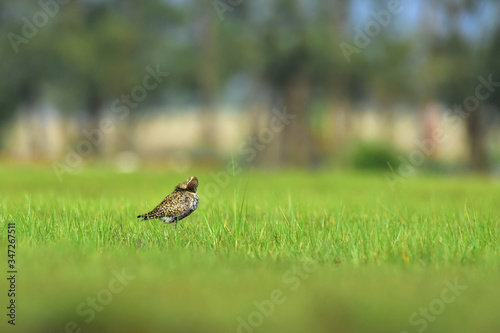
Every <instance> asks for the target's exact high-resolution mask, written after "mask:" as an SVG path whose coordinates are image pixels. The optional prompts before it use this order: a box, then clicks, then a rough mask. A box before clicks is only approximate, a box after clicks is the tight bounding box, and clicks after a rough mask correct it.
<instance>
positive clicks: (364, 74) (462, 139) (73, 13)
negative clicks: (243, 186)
mask: <svg viewBox="0 0 500 333" xmlns="http://www.w3.org/2000/svg"><path fill="white" fill-rule="evenodd" d="M499 7H500V6H499V4H498V2H497V1H493V0H478V1H473V0H443V1H425V0H420V1H417V0H416V1H394V2H393V1H377V0H352V1H331V0H329V1H326V0H312V1H296V0H294V1H278V0H273V1H261V0H254V1H243V0H238V1H226V0H216V1H190V0H163V1H157V0H152V1H147V2H145V3H139V2H137V1H98V0H95V1H78V2H68V3H64V2H63V1H61V2H57V1H49V0H44V1H41V2H32V1H9V0H6V1H2V4H1V7H0V15H1V16H0V32H1V34H2V35H3V36H4V38H2V41H1V43H2V44H1V46H0V50H1V52H0V89H1V91H2V94H1V97H0V128H1V136H0V154H1V155H0V156H1V158H2V160H6V161H16V162H18V161H21V162H24V163H31V162H35V161H36V162H41V163H51V162H54V161H58V162H60V163H62V164H64V165H65V166H68V165H70V164H71V163H70V164H68V163H65V162H64V161H65V158H66V157H67V156H68V155H71V154H72V153H73V152H76V153H77V155H78V156H79V157H81V158H83V160H88V159H93V160H95V159H99V160H107V161H108V162H113V163H116V164H118V165H120V166H121V168H122V169H124V170H125V171H126V170H131V169H132V170H133V169H134V168H136V167H138V166H140V165H141V164H147V163H151V162H153V163H162V164H163V165H168V166H169V167H172V168H178V169H179V168H180V169H182V168H184V169H185V168H188V167H190V166H192V165H199V164H204V165H208V166H219V165H220V164H221V163H225V161H226V160H227V158H228V155H229V154H231V153H232V154H233V155H234V156H233V158H234V159H237V160H240V161H241V162H242V163H244V164H246V165H247V166H248V165H252V166H262V167H276V166H281V167H283V166H298V167H318V166H326V167H330V166H337V167H338V166H347V167H352V166H354V167H363V168H366V167H369V168H371V167H373V168H383V169H386V170H389V169H391V168H392V169H394V170H397V169H398V168H399V167H400V166H401V165H404V164H405V163H406V162H408V160H410V161H409V164H411V165H412V166H417V169H418V170H422V168H430V169H437V170H438V171H445V172H453V171H464V170H478V171H482V172H489V171H498V167H496V166H497V165H498V161H499V159H500V147H499V145H498V142H499V136H500V133H499V129H498V127H499V126H498V125H499V117H498V114H499V113H498V105H499V103H500V93H499V89H498V88H500V83H499V82H500V57H499V54H500V24H499V23H498V20H497V19H496V18H497V17H498V15H499V11H500V9H499ZM285 109H286V112H287V113H288V114H290V115H291V116H290V117H292V116H293V118H290V119H293V121H290V122H289V123H287V124H286V126H284V128H282V129H280V130H279V131H278V130H272V129H271V130H272V133H271V132H269V130H268V129H269V128H270V127H269V126H270V122H271V119H272V117H273V115H274V114H275V113H273V110H281V113H283V112H284V110H285ZM251 138H255V140H254V141H251ZM82 142H83V143H82ZM426 142H427V143H428V142H432V144H428V145H425V143H426ZM367 143H368V146H367ZM373 144H374V145H375V146H373ZM359 146H361V147H359ZM425 147H427V148H425ZM358 149H362V150H363V151H365V152H367V153H368V155H366V156H376V155H378V153H379V152H380V149H382V150H383V151H384V152H385V153H387V152H390V151H392V153H393V156H392V157H391V156H387V155H384V158H380V157H374V158H373V161H371V159H370V158H368V157H366V156H365V157H364V159H365V161H360V160H359V158H356V157H355V156H353V155H356V151H358ZM250 150H257V151H258V152H259V154H257V155H256V156H254V154H253V153H251V152H249V151H250ZM412 152H414V153H415V154H416V155H415V156H413V160H414V161H411V156H410V155H409V154H411V153H412ZM398 154H402V155H401V157H402V159H404V161H403V162H401V160H399V159H398ZM417 155H418V156H417ZM422 155H423V157H422ZM367 159H368V160H367ZM83 163H84V161H79V162H78V163H74V164H71V165H70V167H69V169H67V170H66V171H68V172H69V171H74V169H75V168H76V167H78V166H82V165H83ZM58 167H59V171H60V167H61V166H60V165H56V166H55V169H57V168H58Z"/></svg>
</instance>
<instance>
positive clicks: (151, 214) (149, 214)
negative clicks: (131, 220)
mask: <svg viewBox="0 0 500 333" xmlns="http://www.w3.org/2000/svg"><path fill="white" fill-rule="evenodd" d="M137 218H138V219H142V220H143V221H146V220H150V219H154V214H153V212H149V213H146V214H142V215H139V216H137Z"/></svg>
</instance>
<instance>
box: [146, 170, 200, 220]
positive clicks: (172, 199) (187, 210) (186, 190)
mask: <svg viewBox="0 0 500 333" xmlns="http://www.w3.org/2000/svg"><path fill="white" fill-rule="evenodd" d="M197 188H198V178H196V177H189V178H188V179H187V180H186V181H185V182H184V183H180V184H179V185H177V186H176V187H175V189H174V191H173V192H172V193H171V194H169V195H167V197H166V198H165V199H163V201H162V202H161V203H160V204H159V205H158V206H156V208H155V209H153V210H152V211H150V212H149V213H146V214H142V215H139V216H137V218H142V220H143V221H145V220H152V219H159V220H161V221H163V222H164V223H174V229H177V222H179V221H180V220H182V219H183V218H186V217H188V216H189V215H191V213H192V212H194V211H195V210H196V208H198V202H199V197H198V194H197V193H196V191H197Z"/></svg>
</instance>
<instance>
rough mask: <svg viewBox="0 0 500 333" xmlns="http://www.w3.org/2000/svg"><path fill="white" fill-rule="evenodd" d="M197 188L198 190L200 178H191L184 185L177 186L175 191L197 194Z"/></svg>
mask: <svg viewBox="0 0 500 333" xmlns="http://www.w3.org/2000/svg"><path fill="white" fill-rule="evenodd" d="M197 188H198V178H196V177H189V178H188V179H187V180H186V181H185V182H184V183H180V184H179V185H177V187H176V188H175V189H176V190H182V191H189V192H194V193H196V189H197Z"/></svg>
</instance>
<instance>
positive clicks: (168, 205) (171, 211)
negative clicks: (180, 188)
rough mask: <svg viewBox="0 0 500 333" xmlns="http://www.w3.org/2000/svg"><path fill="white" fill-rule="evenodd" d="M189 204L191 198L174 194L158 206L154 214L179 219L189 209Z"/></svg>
mask: <svg viewBox="0 0 500 333" xmlns="http://www.w3.org/2000/svg"><path fill="white" fill-rule="evenodd" d="M189 203H190V199H189V197H184V196H181V195H178V194H177V193H175V192H174V193H172V194H170V195H168V196H167V197H166V198H165V199H164V200H163V201H162V202H161V203H160V204H159V205H158V206H156V208H155V209H154V210H153V211H152V213H154V214H155V215H158V216H168V217H177V216H179V215H182V214H183V213H184V212H185V211H186V210H187V209H188V208H189Z"/></svg>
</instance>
